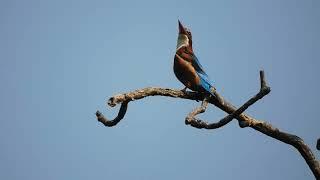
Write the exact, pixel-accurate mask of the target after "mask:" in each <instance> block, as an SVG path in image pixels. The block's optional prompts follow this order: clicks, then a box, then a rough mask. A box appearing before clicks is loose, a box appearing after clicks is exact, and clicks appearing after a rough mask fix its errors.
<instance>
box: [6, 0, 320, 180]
mask: <svg viewBox="0 0 320 180" xmlns="http://www.w3.org/2000/svg"><path fill="white" fill-rule="evenodd" d="M319 9H320V2H319V1H316V0H306V1H300V0H290V1H289V0H288V1H284V0H282V1H279V0H265V1H256V0H245V1H225V0H223V1H203V2H200V1H190V2H188V1H171V0H162V1H160V0H159V1H153V2H152V1H147V0H146V1H126V2H125V1H118V0H117V1H116V0H115V1H104V0H100V1H99V0H91V1H79V0H55V1H43V0H29V1H22V0H21V1H17V0H2V1H1V2H0V26H1V28H0V82H1V93H0V98H1V101H0V113H1V125H0V143H1V144H0V147H1V148H0V159H1V161H0V179H6V180H11V179H30V180H42V179H48V180H50V179H52V180H57V179H59V180H64V179H65V180H69V179H77V180H82V179H83V180H84V179H120V180H122V179H153V180H157V179H159V180H162V179H185V180H189V179H190V180H194V179H203V180H206V179H252V180H253V179H260V180H267V179H279V180H280V179H297V180H298V179H299V180H300V179H313V178H314V177H313V175H312V173H311V171H310V170H309V168H308V166H307V165H306V163H305V162H304V160H303V159H302V157H301V156H300V155H299V153H298V152H297V151H296V150H295V149H294V148H292V147H290V146H288V145H286V144H283V143H280V142H278V141H276V140H274V139H272V138H269V137H267V136H265V135H262V134H260V133H258V132H256V131H254V130H252V129H249V128H246V129H240V128H239V127H238V125H237V122H236V121H234V122H232V123H230V124H229V125H227V126H225V127H224V128H221V129H217V130H212V131H207V130H199V129H194V128H191V127H190V126H185V125H184V118H185V116H186V114H187V113H188V112H189V111H190V110H192V109H193V108H195V107H196V106H199V105H200V102H193V101H188V100H181V99H171V98H166V97H150V98H146V99H143V100H140V101H138V102H133V103H130V104H129V109H128V112H127V115H126V117H125V119H123V121H121V122H120V123H119V124H118V125H117V126H116V127H114V128H106V127H104V126H103V125H102V124H100V123H98V122H97V121H96V119H95V115H94V113H95V111H96V110H98V109H99V110H101V111H102V112H103V113H104V114H105V115H106V116H107V117H109V118H111V117H112V118H113V117H114V116H115V115H116V113H117V110H118V109H117V108H115V109H112V108H109V107H108V108H106V106H105V104H106V103H105V102H106V100H107V99H108V98H109V97H110V96H112V95H115V94H117V93H121V92H127V91H131V90H135V89H138V88H143V87H147V86H159V87H168V88H176V89H179V88H182V87H183V86H182V84H181V83H180V82H179V81H178V80H177V79H176V78H175V76H174V74H173V70H172V65H173V57H174V53H175V46H176V40H177V33H178V24H177V20H178V19H180V20H181V21H182V22H183V23H184V24H185V25H186V26H188V27H189V28H190V29H191V30H192V32H193V38H194V44H195V45H194V48H195V52H196V54H197V56H198V58H199V60H200V61H201V63H202V65H203V66H204V67H205V69H206V71H207V73H208V74H209V75H210V77H211V79H213V81H214V82H215V86H216V88H217V89H218V90H219V91H220V92H221V94H222V95H223V96H224V97H225V98H227V99H228V100H230V101H232V102H233V103H234V104H235V105H238V106H239V105H241V104H242V103H243V102H245V101H246V100H247V99H248V98H250V97H251V96H252V95H254V94H255V93H256V92H257V91H258V89H259V70H260V69H264V70H265V72H266V77H267V80H268V82H269V84H270V86H271V88H272V92H271V93H270V95H268V96H266V97H265V98H264V99H263V100H261V101H259V102H257V103H256V104H255V105H253V106H252V107H250V108H249V109H248V111H247V112H248V113H249V114H251V115H253V116H254V117H256V118H258V119H263V120H266V121H268V122H270V123H272V124H273V125H274V126H276V127H278V128H280V129H282V130H285V131H288V132H291V133H294V134H296V135H299V136H300V137H302V138H303V139H304V140H305V142H306V143H307V144H308V145H309V146H310V147H311V149H312V150H313V151H314V152H315V155H316V156H317V157H318V158H320V153H319V151H316V149H315V143H316V139H317V138H319V137H320V121H319V109H318V108H319V107H320V96H319V89H320V81H319V79H318V77H319V73H318V69H319V67H320V61H319V59H320V35H319V32H320V25H319V19H320V11H319ZM209 107H210V108H209V110H208V111H207V112H206V113H205V114H204V115H202V116H201V117H202V118H204V119H207V120H210V121H214V120H217V119H219V118H221V117H223V116H224V115H225V114H224V113H223V112H221V111H220V110H219V109H217V108H215V107H214V106H209Z"/></svg>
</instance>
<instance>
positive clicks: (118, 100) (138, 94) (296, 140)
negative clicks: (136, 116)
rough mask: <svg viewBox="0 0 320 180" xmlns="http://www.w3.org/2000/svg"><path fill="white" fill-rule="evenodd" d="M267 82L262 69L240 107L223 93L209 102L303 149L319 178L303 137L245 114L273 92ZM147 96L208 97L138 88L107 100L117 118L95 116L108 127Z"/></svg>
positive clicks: (245, 124) (243, 124)
mask: <svg viewBox="0 0 320 180" xmlns="http://www.w3.org/2000/svg"><path fill="white" fill-rule="evenodd" d="M265 82H266V81H265V77H264V73H263V72H260V84H261V89H260V92H259V93H258V94H257V95H256V96H254V97H253V98H251V99H250V100H249V101H248V102H247V103H245V104H244V105H243V106H242V107H240V108H239V109H237V108H236V107H235V106H233V105H232V104H231V103H229V102H228V101H226V100H224V99H223V98H222V97H221V96H220V95H219V96H217V97H219V98H216V97H212V96H211V97H210V98H209V99H208V101H207V100H206V101H207V102H208V103H210V104H213V105H215V106H216V107H218V108H220V109H221V110H223V111H225V112H226V113H228V114H230V115H228V116H227V117H226V118H227V119H230V118H231V119H233V118H236V119H237V120H238V121H239V124H240V126H241V127H251V128H253V129H255V130H257V131H259V132H261V133H263V134H265V135H267V136H269V137H272V138H275V139H277V140H279V141H281V142H284V143H286V144H289V145H291V146H293V147H294V148H296V149H297V150H298V151H299V152H300V154H301V155H302V157H303V158H304V159H305V161H306V163H307V164H308V166H309V168H310V169H311V171H312V173H313V174H314V176H315V177H316V179H320V165H319V161H317V160H316V158H315V156H314V154H313V153H312V151H311V150H310V148H309V147H308V146H307V145H306V144H305V143H304V141H303V140H302V139H301V138H300V137H298V136H296V135H293V134H289V133H286V132H283V131H281V130H279V129H278V128H275V127H273V126H272V125H271V124H269V123H267V122H264V121H261V120H257V119H254V118H253V117H250V116H249V115H247V114H245V113H242V112H243V111H245V110H246V109H247V108H248V107H249V106H250V105H252V104H253V103H255V102H256V101H257V100H259V99H260V98H262V97H263V96H265V95H264V93H266V92H268V91H270V89H269V90H268V88H264V87H267V85H266V83H265ZM261 90H262V92H261ZM264 91H265V92H264ZM148 96H167V97H173V98H181V99H189V100H196V101H202V100H204V98H205V97H206V94H203V93H197V92H189V91H186V92H184V91H181V90H174V89H167V88H157V87H148V88H143V89H139V90H135V91H132V92H129V93H124V94H119V95H115V96H113V97H111V98H110V99H109V101H108V105H109V106H111V107H114V106H116V105H117V104H121V107H120V110H119V113H118V116H117V117H116V118H115V119H114V120H108V119H107V118H105V117H104V116H103V115H102V114H101V113H100V112H99V111H97V113H96V116H97V118H98V121H100V122H102V123H103V124H104V125H105V126H114V125H116V124H117V123H118V122H120V120H121V119H123V117H124V115H125V113H126V110H127V105H128V103H129V102H131V101H135V100H139V99H142V98H145V97H148ZM251 100H252V101H251ZM203 104H204V103H203ZM204 110H205V108H204ZM199 112H200V111H199ZM218 123H219V122H218ZM318 144H319V143H318Z"/></svg>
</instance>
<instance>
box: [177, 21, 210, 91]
mask: <svg viewBox="0 0 320 180" xmlns="http://www.w3.org/2000/svg"><path fill="white" fill-rule="evenodd" d="M178 24H179V34H178V40H177V47H176V53H175V56H174V63H173V71H174V74H175V76H176V77H177V79H178V80H179V81H180V82H181V83H182V84H184V86H185V88H183V89H182V91H183V92H186V90H187V89H191V90H192V91H196V92H201V93H207V94H209V95H212V96H216V95H215V90H216V89H215V87H214V86H213V85H212V84H213V83H212V81H211V80H210V78H209V76H208V75H207V73H206V72H205V71H204V69H203V67H202V65H201V64H200V62H199V60H198V58H197V57H196V55H195V54H194V51H193V48H192V34H191V31H190V30H189V29H187V28H185V27H184V26H183V25H182V24H181V22H180V20H178Z"/></svg>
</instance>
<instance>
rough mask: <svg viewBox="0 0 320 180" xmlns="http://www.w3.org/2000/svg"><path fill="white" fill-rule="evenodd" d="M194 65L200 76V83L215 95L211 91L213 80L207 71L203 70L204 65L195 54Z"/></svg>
mask: <svg viewBox="0 0 320 180" xmlns="http://www.w3.org/2000/svg"><path fill="white" fill-rule="evenodd" d="M192 66H193V67H194V68H195V70H196V72H197V74H198V76H199V77H200V83H201V86H202V87H203V88H204V89H205V90H206V91H207V92H209V93H210V94H212V95H213V96H214V94H213V93H212V91H211V88H212V87H213V86H212V82H211V81H210V79H209V76H208V75H207V73H206V72H205V71H204V70H203V67H202V65H201V64H200V62H199V60H198V58H197V57H196V56H195V55H193V61H192Z"/></svg>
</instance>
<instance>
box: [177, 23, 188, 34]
mask: <svg viewBox="0 0 320 180" xmlns="http://www.w3.org/2000/svg"><path fill="white" fill-rule="evenodd" d="M178 23H179V34H187V32H186V30H185V28H184V27H183V25H182V24H181V22H180V21H179V20H178Z"/></svg>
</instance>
